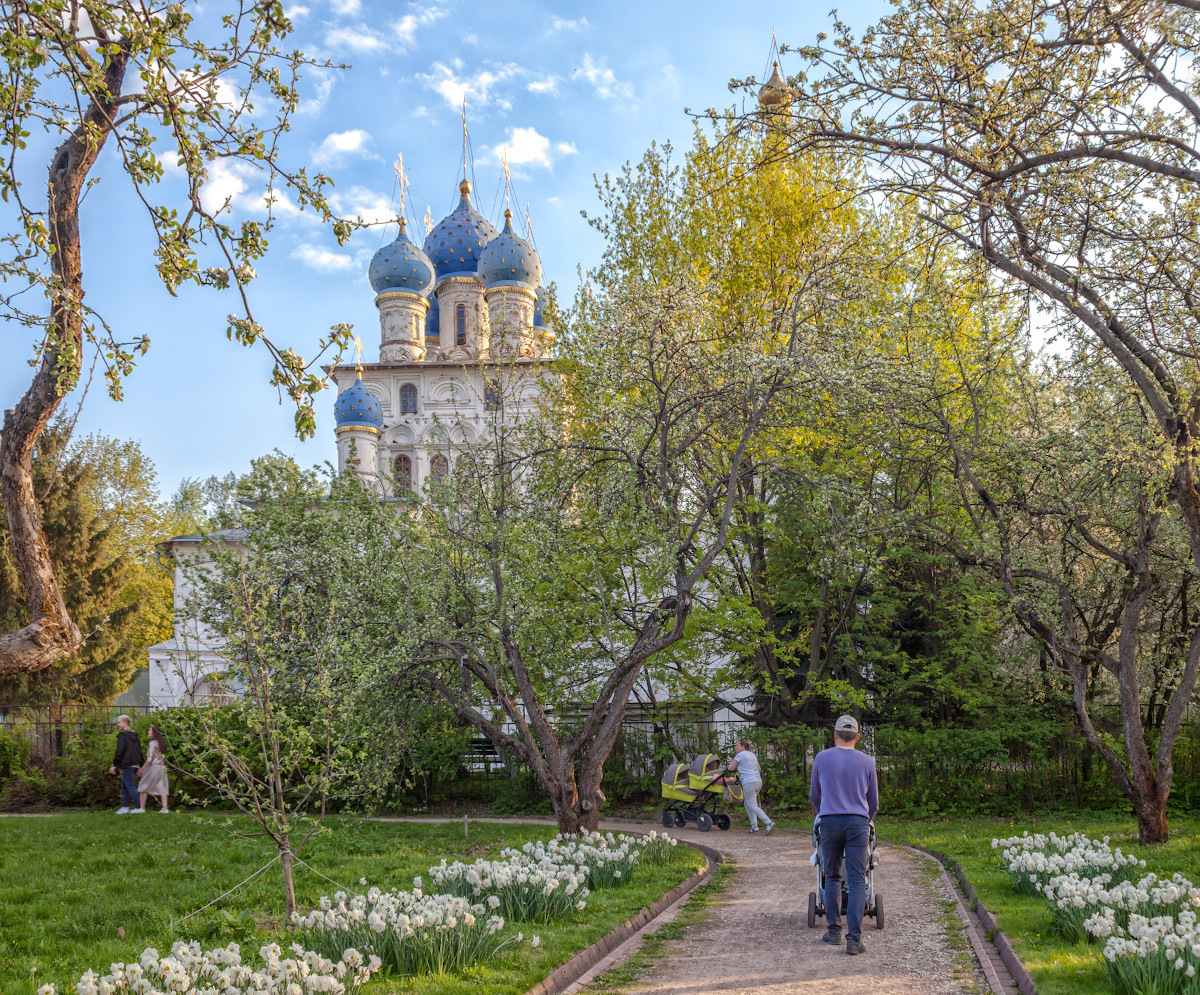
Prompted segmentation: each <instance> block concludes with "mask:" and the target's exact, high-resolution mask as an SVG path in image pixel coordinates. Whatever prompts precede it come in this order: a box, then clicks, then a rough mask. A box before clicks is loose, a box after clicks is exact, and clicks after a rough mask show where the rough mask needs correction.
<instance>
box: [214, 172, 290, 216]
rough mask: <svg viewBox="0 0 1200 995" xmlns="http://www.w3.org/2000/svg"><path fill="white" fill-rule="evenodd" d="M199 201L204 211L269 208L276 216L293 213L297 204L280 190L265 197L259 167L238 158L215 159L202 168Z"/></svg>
mask: <svg viewBox="0 0 1200 995" xmlns="http://www.w3.org/2000/svg"><path fill="white" fill-rule="evenodd" d="M200 203H201V204H202V205H203V206H204V209H205V210H206V211H211V212H214V213H218V212H222V211H229V212H230V213H233V212H240V213H245V214H263V213H265V212H266V211H267V209H268V208H269V209H270V210H271V211H272V212H273V213H274V214H275V216H276V217H280V216H283V215H287V216H289V217H296V216H298V215H299V214H300V208H299V207H297V206H296V204H295V203H294V202H293V201H292V199H291V198H290V197H289V196H288V195H287V194H286V193H285V192H284V191H282V190H278V189H277V190H274V191H272V192H271V194H270V199H269V200H268V194H267V189H266V186H265V183H264V176H263V170H262V169H260V168H258V167H257V166H253V165H251V164H250V163H248V162H243V161H242V160H240V159H217V160H215V161H214V162H212V163H211V164H210V165H209V167H208V168H207V170H205V180H204V184H203V186H201V187H200Z"/></svg>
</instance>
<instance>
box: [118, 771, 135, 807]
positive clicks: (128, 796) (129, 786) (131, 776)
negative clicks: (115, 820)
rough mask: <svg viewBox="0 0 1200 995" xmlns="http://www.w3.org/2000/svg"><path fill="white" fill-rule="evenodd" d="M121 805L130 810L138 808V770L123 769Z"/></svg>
mask: <svg viewBox="0 0 1200 995" xmlns="http://www.w3.org/2000/svg"><path fill="white" fill-rule="evenodd" d="M121 804H122V805H125V806H128V807H129V808H137V807H138V792H137V768H136V767H122V768H121Z"/></svg>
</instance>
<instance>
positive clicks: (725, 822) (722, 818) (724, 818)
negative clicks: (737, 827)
mask: <svg viewBox="0 0 1200 995" xmlns="http://www.w3.org/2000/svg"><path fill="white" fill-rule="evenodd" d="M732 825H733V820H732V819H731V818H729V816H728V815H727V814H726V813H724V812H722V813H721V814H720V815H718V816H717V828H718V829H725V830H727V829H729V828H730V827H731V826H732Z"/></svg>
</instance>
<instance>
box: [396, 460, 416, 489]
mask: <svg viewBox="0 0 1200 995" xmlns="http://www.w3.org/2000/svg"><path fill="white" fill-rule="evenodd" d="M392 466H393V467H394V468H395V472H396V490H397V491H411V490H412V457H411V456H405V455H404V453H401V454H400V455H399V456H397V457H396V459H395V460H394V461H393V462H392Z"/></svg>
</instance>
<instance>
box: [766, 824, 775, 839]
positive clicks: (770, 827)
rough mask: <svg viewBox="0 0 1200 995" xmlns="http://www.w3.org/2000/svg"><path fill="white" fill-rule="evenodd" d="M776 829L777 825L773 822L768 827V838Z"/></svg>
mask: <svg viewBox="0 0 1200 995" xmlns="http://www.w3.org/2000/svg"><path fill="white" fill-rule="evenodd" d="M774 828H775V823H773V822H772V823H771V824H770V825H769V826H767V835H768V836H770V835H771V830H772V829H774Z"/></svg>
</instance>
